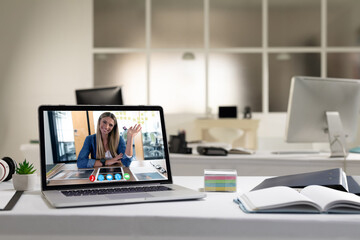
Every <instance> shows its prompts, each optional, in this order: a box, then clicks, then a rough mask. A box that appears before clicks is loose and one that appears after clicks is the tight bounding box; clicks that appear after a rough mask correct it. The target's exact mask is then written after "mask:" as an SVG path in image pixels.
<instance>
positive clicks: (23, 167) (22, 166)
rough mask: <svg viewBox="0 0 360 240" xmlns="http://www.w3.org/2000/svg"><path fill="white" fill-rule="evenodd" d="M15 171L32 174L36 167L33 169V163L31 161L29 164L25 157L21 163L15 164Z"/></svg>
mask: <svg viewBox="0 0 360 240" xmlns="http://www.w3.org/2000/svg"><path fill="white" fill-rule="evenodd" d="M15 171H16V173H17V174H33V173H34V172H35V171H36V169H34V165H33V164H32V163H31V164H30V163H29V162H28V161H26V159H25V160H24V161H23V162H22V163H19V166H16V170H15Z"/></svg>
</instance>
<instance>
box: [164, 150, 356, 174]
mask: <svg viewBox="0 0 360 240" xmlns="http://www.w3.org/2000/svg"><path fill="white" fill-rule="evenodd" d="M170 161H171V166H172V168H171V170H172V173H173V175H175V176H179V175H181V176H202V175H204V169H236V170H237V172H238V176H279V175H287V174H295V173H303V172H312V171H320V170H326V169H331V168H339V167H340V168H343V169H344V159H343V158H329V154H328V153H320V154H315V155H309V154H303V155H301V154H300V155H294V154H287V155H277V154H271V153H270V152H257V153H256V154H254V155H238V154H236V155H235V154H232V155H228V156H202V155H198V154H190V155H189V154H170ZM346 173H347V174H348V175H360V154H352V155H350V156H349V158H348V159H347V160H346Z"/></svg>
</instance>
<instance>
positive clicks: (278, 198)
mask: <svg viewBox="0 0 360 240" xmlns="http://www.w3.org/2000/svg"><path fill="white" fill-rule="evenodd" d="M234 202H236V203H238V204H239V206H240V208H241V209H242V210H243V211H244V212H247V213H360V197H359V196H357V195H355V194H352V193H348V192H343V191H339V190H335V189H331V188H328V187H323V186H318V185H311V186H307V187H305V188H304V189H302V190H301V191H300V192H298V191H297V190H296V189H293V188H290V187H284V186H277V187H271V188H265V189H260V190H255V191H251V192H248V193H244V194H242V195H241V196H240V197H238V198H237V199H234Z"/></svg>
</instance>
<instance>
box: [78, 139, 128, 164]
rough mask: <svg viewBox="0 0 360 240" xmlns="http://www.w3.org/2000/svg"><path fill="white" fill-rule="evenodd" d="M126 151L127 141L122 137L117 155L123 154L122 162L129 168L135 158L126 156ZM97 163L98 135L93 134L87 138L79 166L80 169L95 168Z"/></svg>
mask: <svg viewBox="0 0 360 240" xmlns="http://www.w3.org/2000/svg"><path fill="white" fill-rule="evenodd" d="M125 149H126V143H125V140H124V138H123V137H122V136H120V141H119V146H118V149H117V151H116V153H117V154H120V153H122V154H123V157H122V159H121V162H122V164H123V165H124V166H125V167H129V166H130V163H131V162H132V160H133V158H134V157H133V156H132V157H130V158H129V157H128V156H126V154H125ZM89 154H90V157H91V158H90V159H89ZM95 161H96V134H93V135H89V136H87V137H86V139H85V142H84V145H83V147H82V149H81V151H80V153H79V156H78V159H77V166H78V168H93V167H94V164H95Z"/></svg>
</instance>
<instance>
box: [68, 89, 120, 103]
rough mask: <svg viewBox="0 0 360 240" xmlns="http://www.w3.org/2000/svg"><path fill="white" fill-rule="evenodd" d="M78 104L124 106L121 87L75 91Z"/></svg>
mask: <svg viewBox="0 0 360 240" xmlns="http://www.w3.org/2000/svg"><path fill="white" fill-rule="evenodd" d="M75 94H76V103H77V104H78V105H81V104H90V105H122V104H123V98H122V93H121V87H120V86H114V87H103V88H89V89H78V90H75Z"/></svg>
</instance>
